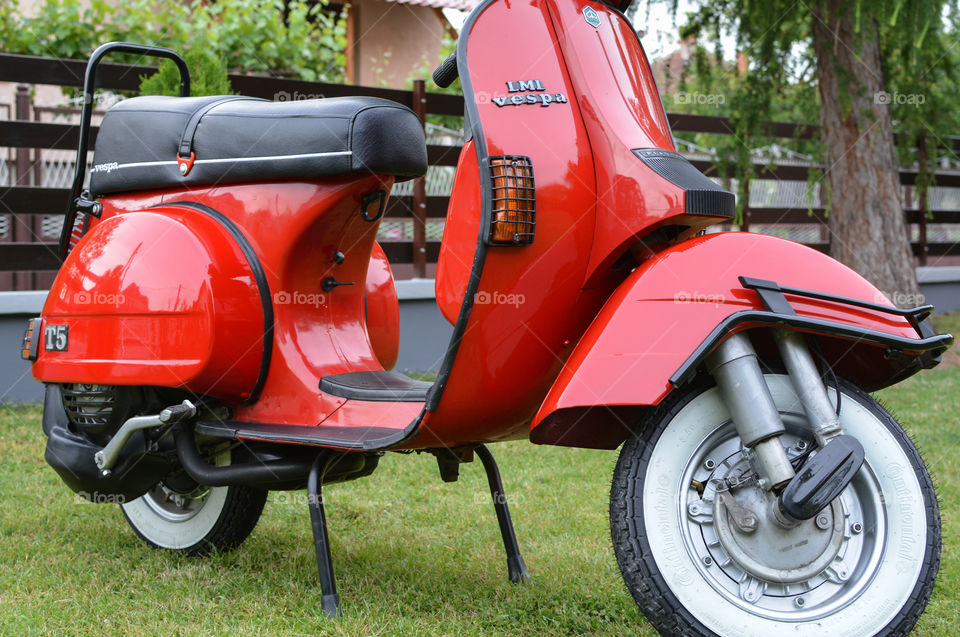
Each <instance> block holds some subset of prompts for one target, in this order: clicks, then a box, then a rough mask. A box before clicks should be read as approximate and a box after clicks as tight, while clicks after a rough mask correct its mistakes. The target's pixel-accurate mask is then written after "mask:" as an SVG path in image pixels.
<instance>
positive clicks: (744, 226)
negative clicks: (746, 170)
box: [740, 177, 750, 232]
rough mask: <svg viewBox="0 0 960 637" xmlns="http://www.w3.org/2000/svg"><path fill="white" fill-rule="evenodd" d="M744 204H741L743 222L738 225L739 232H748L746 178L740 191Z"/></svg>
mask: <svg viewBox="0 0 960 637" xmlns="http://www.w3.org/2000/svg"><path fill="white" fill-rule="evenodd" d="M741 192H743V193H744V194H743V197H744V203H743V220H742V222H741V223H740V232H750V178H749V177H747V178H746V179H744V180H743V184H742V190H741Z"/></svg>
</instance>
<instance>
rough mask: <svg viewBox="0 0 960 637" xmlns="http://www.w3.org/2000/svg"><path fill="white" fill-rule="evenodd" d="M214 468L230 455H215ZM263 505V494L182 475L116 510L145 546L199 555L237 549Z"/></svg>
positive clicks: (227, 459)
mask: <svg viewBox="0 0 960 637" xmlns="http://www.w3.org/2000/svg"><path fill="white" fill-rule="evenodd" d="M216 464H217V465H218V466H223V465H228V464H230V451H229V450H226V451H224V452H223V453H221V454H219V455H218V456H217V458H216ZM266 501H267V492H266V491H265V490H263V489H254V488H251V487H240V486H231V487H206V486H203V485H198V484H196V483H195V482H193V481H192V480H190V479H189V478H187V477H186V476H183V475H181V476H178V478H177V479H168V480H166V481H164V482H160V483H158V484H157V485H156V486H155V487H154V488H153V489H151V490H150V491H148V492H147V493H145V494H144V495H143V496H141V497H139V498H137V499H136V500H133V501H131V502H125V503H123V504H121V505H120V509H121V510H122V511H123V515H124V517H126V519H127V522H128V523H129V524H130V526H131V528H133V531H134V533H136V534H137V536H138V537H140V539H141V540H143V541H144V542H146V543H147V544H148V545H149V546H151V547H153V548H157V549H168V550H173V551H178V552H180V553H182V554H184V555H189V556H203V555H208V554H210V553H213V552H224V551H229V550H231V549H233V548H236V547H237V546H239V545H240V544H241V543H242V542H243V541H244V540H245V539H247V536H249V535H250V533H251V532H252V531H253V529H254V527H256V525H257V521H258V520H259V519H260V514H261V513H262V512H263V506H264V504H265V503H266Z"/></svg>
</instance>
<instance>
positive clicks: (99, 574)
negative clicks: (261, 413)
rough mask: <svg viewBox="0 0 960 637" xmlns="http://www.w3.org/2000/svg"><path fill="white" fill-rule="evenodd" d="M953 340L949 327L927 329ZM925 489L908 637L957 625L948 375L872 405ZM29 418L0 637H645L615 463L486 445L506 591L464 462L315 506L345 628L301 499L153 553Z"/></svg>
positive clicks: (3, 490)
mask: <svg viewBox="0 0 960 637" xmlns="http://www.w3.org/2000/svg"><path fill="white" fill-rule="evenodd" d="M938 327H940V329H942V330H954V331H955V333H956V332H960V329H958V328H960V317H958V316H951V317H947V318H946V319H944V320H942V321H941V323H940V324H939V325H938ZM881 397H882V398H883V400H884V401H885V402H886V403H887V405H888V407H889V408H890V409H892V410H893V411H894V412H895V413H896V414H898V415H899V417H900V418H901V420H902V421H903V422H904V423H905V424H906V425H907V427H908V428H909V429H910V431H911V433H912V434H913V435H914V438H915V440H916V441H917V443H918V445H919V447H920V449H921V451H923V452H924V454H925V457H926V459H927V462H928V464H929V465H930V468H931V471H932V473H933V475H934V480H935V482H936V483H937V486H938V489H939V492H940V500H941V512H942V516H943V522H944V527H943V536H944V539H945V545H944V552H943V564H942V567H941V571H940V578H939V581H938V584H937V588H936V590H935V592H934V596H933V600H932V602H931V604H930V606H929V608H928V610H927V613H926V614H925V615H924V617H923V618H922V619H921V622H920V624H919V628H918V630H917V633H918V634H922V635H943V634H953V633H954V630H955V623H956V618H957V617H958V616H960V520H958V514H960V496H958V493H960V470H958V469H957V460H958V452H960V432H958V428H957V426H956V419H957V414H958V413H960V366H949V367H947V366H943V368H940V369H937V370H935V371H933V372H929V373H925V374H921V375H919V376H917V377H914V378H912V379H910V380H908V381H906V382H904V383H902V384H901V385H900V386H897V387H894V388H891V389H889V390H886V391H884V392H882V393H881ZM39 422H40V410H39V408H38V407H33V406H17V407H10V406H0V451H2V458H3V460H2V462H0V564H2V567H0V634H4V635H9V634H25V633H29V634H43V633H50V634H57V635H60V634H91V633H97V632H99V633H106V634H112V635H127V634H171V635H176V634H183V635H199V634H227V633H229V634H242V635H249V634H269V635H307V634H331V635H394V634H401V635H494V634H496V635H500V634H510V635H546V634H556V635H561V634H562V635H568V634H591V635H624V634H640V635H653V634H655V633H654V631H653V630H652V629H651V628H650V627H649V625H647V624H646V622H645V621H644V619H643V617H642V615H641V614H640V613H639V611H638V610H637V609H636V607H635V605H634V603H633V600H632V599H631V598H630V596H629V594H628V593H627V591H626V589H625V588H624V586H623V583H622V581H621V579H620V574H619V571H618V569H617V565H616V562H615V560H614V557H613V552H612V550H611V548H610V539H609V529H608V524H607V498H608V489H609V480H610V476H611V473H612V471H613V465H614V462H615V461H616V452H601V451H586V450H577V449H560V448H550V447H536V446H533V445H530V444H529V443H524V442H517V443H504V444H498V445H494V446H493V450H494V452H495V454H496V456H497V459H498V461H499V463H500V469H501V472H502V474H503V476H504V480H505V482H506V487H507V493H508V494H509V496H510V498H511V500H512V511H513V516H514V522H515V524H516V527H517V533H518V536H519V540H520V545H521V549H522V550H523V552H524V557H525V558H526V562H527V565H528V567H529V568H530V571H531V573H532V574H533V576H534V580H533V582H532V584H530V585H528V586H514V585H511V584H510V583H509V582H508V581H507V579H506V560H505V558H504V555H503V549H502V545H501V543H500V538H499V533H498V530H497V523H496V519H495V517H494V513H493V508H492V506H491V505H490V502H489V497H488V495H487V494H488V492H487V486H486V480H485V478H484V474H483V469H482V467H481V466H480V463H479V461H476V462H475V463H474V464H472V465H464V466H463V467H462V471H461V478H460V481H459V482H457V483H452V484H444V483H442V482H441V481H440V479H439V475H438V473H437V469H436V462H435V461H434V460H433V458H432V456H424V455H413V456H401V455H397V454H388V455H387V456H386V457H385V458H383V460H382V462H381V464H380V469H379V470H378V471H377V472H376V473H375V474H374V475H373V476H371V477H370V478H367V479H365V480H360V481H357V482H353V483H348V484H343V485H335V486H333V487H330V488H329V489H328V490H327V491H326V492H325V500H326V501H327V514H328V519H329V524H330V530H331V540H332V543H333V555H334V567H335V569H336V573H337V577H338V585H339V592H340V595H341V598H342V600H343V610H344V617H343V618H342V619H341V620H340V621H338V622H336V623H334V622H330V621H328V620H327V619H326V618H325V617H324V616H323V615H322V613H321V611H320V589H319V585H318V584H317V579H316V573H315V564H314V557H313V547H312V540H311V536H310V528H309V517H308V514H307V508H306V501H305V495H304V493H303V492H295V493H272V494H271V496H270V500H269V502H268V504H267V508H266V510H265V511H264V515H263V517H262V518H261V520H260V524H259V526H258V527H257V529H256V530H255V531H254V533H253V535H252V536H251V537H250V538H249V539H248V540H247V542H246V543H245V544H244V545H243V546H241V547H240V549H238V550H237V551H234V552H233V553H230V554H226V555H218V556H215V557H212V558H206V559H201V560H194V559H188V558H183V557H179V556H177V555H172V554H169V553H164V552H158V551H152V550H150V549H149V548H147V547H146V546H145V545H144V544H142V543H141V542H140V540H138V539H137V538H136V536H135V535H134V534H133V532H132V531H131V530H129V528H128V527H127V524H126V521H125V520H124V518H123V516H122V514H121V513H120V510H119V509H118V508H117V507H116V506H113V505H102V504H88V503H85V502H83V501H81V500H79V499H77V498H76V497H74V495H73V493H72V492H70V491H69V489H67V487H65V486H64V485H63V484H62V483H61V482H60V481H59V478H57V476H56V475H55V474H54V472H53V471H52V470H51V469H49V468H48V467H47V466H46V464H45V463H44V461H43V443H44V438H43V434H42V433H41V432H40V425H39Z"/></svg>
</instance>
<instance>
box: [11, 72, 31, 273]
mask: <svg viewBox="0 0 960 637" xmlns="http://www.w3.org/2000/svg"><path fill="white" fill-rule="evenodd" d="M14 101H15V106H14V118H15V119H17V120H29V119H30V111H31V110H32V106H33V105H32V104H31V103H30V102H31V100H30V86H28V85H27V84H18V85H17V93H16V98H15V100H14ZM30 151H31V149H29V148H18V149H17V159H16V170H17V175H16V182H15V185H16V186H29V185H30V173H31V170H30V164H31V161H30ZM32 225H33V224H31V218H28V217H27V215H20V214H15V215H11V218H10V226H11V227H10V238H11V240H12V241H13V242H14V243H26V242H29V241H32V240H33V228H32ZM12 283H13V286H12V287H13V289H14V290H32V289H34V285H33V272H14V273H13V281H12Z"/></svg>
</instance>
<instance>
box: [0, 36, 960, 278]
mask: <svg viewBox="0 0 960 637" xmlns="http://www.w3.org/2000/svg"><path fill="white" fill-rule="evenodd" d="M85 66H86V62H85V61H82V60H62V59H51V58H42V57H32V56H22V55H12V54H3V53H0V82H14V83H18V84H21V85H24V86H23V87H20V90H19V91H18V99H17V105H16V107H15V109H14V110H15V111H16V113H15V116H14V117H15V119H12V120H7V121H0V148H3V147H6V148H15V149H17V158H16V160H15V161H14V162H13V163H14V164H15V173H16V174H15V175H14V177H15V180H16V181H15V183H16V185H14V186H12V187H0V216H2V215H7V216H8V217H9V226H8V231H7V233H6V237H4V238H0V277H2V276H5V277H7V279H8V280H7V281H4V280H3V279H0V289H11V288H14V289H43V288H45V287H46V286H48V285H49V280H50V276H51V271H53V270H55V269H56V268H57V267H58V262H57V259H56V248H55V245H54V244H53V243H49V242H41V241H37V237H39V236H41V234H40V233H39V232H38V227H39V223H40V221H39V219H40V218H41V217H42V216H45V215H51V214H60V213H62V212H63V211H64V210H65V208H66V206H67V200H68V198H69V190H68V189H65V188H44V187H40V186H37V185H33V186H31V185H22V184H25V183H30V182H31V181H33V183H40V181H39V180H36V181H34V180H33V179H32V178H31V176H30V175H31V172H34V171H36V170H37V169H36V166H35V162H32V161H31V159H30V155H29V153H30V149H66V150H69V149H75V148H76V146H77V139H78V134H79V127H78V126H76V125H71V124H59V123H47V122H39V121H32V120H31V119H30V116H29V114H28V113H29V111H30V109H29V92H28V90H29V86H28V85H38V84H46V85H55V86H61V87H70V88H78V87H81V86H82V84H83V75H84V69H85ZM154 71H155V68H154V67H147V66H129V65H121V64H101V65H100V68H99V70H98V73H97V85H98V87H99V88H102V89H110V90H116V91H132V92H136V91H137V90H138V88H139V84H140V76H141V75H146V74H150V73H152V72H154ZM230 81H231V83H232V85H233V88H234V90H235V91H236V92H237V93H239V94H242V95H250V96H254V97H262V98H267V99H277V97H278V96H284V97H287V98H288V99H289V98H294V99H296V98H299V97H300V96H311V97H321V96H323V97H338V96H347V95H365V96H375V97H383V98H386V99H390V100H394V101H397V102H400V103H401V104H406V105H407V106H409V107H411V108H412V109H413V110H414V111H415V112H416V113H417V115H418V116H420V117H421V119H423V118H424V117H425V116H426V115H427V114H431V115H452V116H462V114H463V99H462V98H461V97H459V96H454V95H445V94H439V93H428V92H427V91H426V90H425V84H424V82H423V81H418V82H416V83H415V86H414V90H412V91H402V90H395V89H384V88H372V87H364V86H350V85H341V84H326V83H315V82H303V81H296V80H287V79H277V78H270V77H262V76H251V75H231V76H230ZM669 120H670V125H671V127H672V128H673V131H674V133H714V134H721V135H723V134H732V133H733V128H732V126H731V124H730V122H729V120H727V119H726V118H723V117H712V116H705V115H689V114H677V113H670V114H669ZM96 133H97V129H96V128H95V127H94V128H93V129H92V130H91V147H92V144H93V141H94V140H95V139H96ZM764 134H765V135H769V136H772V137H782V138H791V139H797V138H799V139H810V138H812V137H814V136H816V135H817V134H818V131H817V128H816V127H815V126H810V125H805V124H794V123H785V122H775V123H770V124H768V125H767V127H766V130H765V131H764ZM459 150H460V148H459V146H440V145H428V147H427V157H428V162H429V164H430V165H431V166H455V165H456V161H457V157H458V154H459ZM692 163H693V164H694V165H695V166H697V168H699V169H700V170H701V171H703V172H704V173H706V174H708V175H711V174H715V173H716V166H715V165H714V164H713V162H711V161H709V160H692ZM809 171H810V168H809V167H807V166H803V165H782V164H781V165H768V164H761V163H757V164H755V165H754V167H753V178H754V179H775V180H789V181H801V182H802V181H806V180H807V178H808V175H809ZM917 176H918V175H917V171H915V170H903V171H901V173H900V177H901V183H902V184H903V185H905V186H913V185H914V183H915V182H916V179H917ZM936 185H937V186H943V187H960V172H956V171H951V172H938V173H937V174H936ZM908 193H909V189H908ZM448 200H449V197H445V196H427V195H426V188H425V182H424V179H419V180H416V182H415V183H414V187H413V194H412V196H407V197H392V198H391V203H390V205H389V206H388V208H387V210H386V213H385V217H386V219H387V220H390V219H393V220H398V219H406V220H412V222H413V236H412V240H410V241H390V242H385V243H383V247H384V250H385V251H386V253H387V256H388V257H389V259H390V261H391V262H392V263H393V264H396V265H397V266H398V268H399V270H400V275H401V276H404V275H405V276H411V275H412V276H421V277H422V276H425V275H427V273H428V265H429V264H432V263H435V262H436V259H437V255H438V254H439V249H440V242H439V241H429V240H427V237H426V221H427V220H428V219H437V218H443V217H444V216H445V215H446V209H447V203H448ZM908 203H909V202H908ZM921 203H923V202H921ZM908 207H909V206H908ZM923 207H925V206H923V205H921V206H920V208H923ZM904 213H905V215H906V217H907V221H908V223H910V224H916V225H917V226H918V227H919V229H918V236H919V239H918V241H916V242H914V244H913V248H914V253H915V255H916V256H917V257H918V260H919V262H920V263H925V262H926V259H927V257H928V256H944V255H950V256H954V255H960V248H958V246H957V245H956V244H955V243H953V242H939V243H937V242H930V241H928V237H927V226H928V224H934V223H935V224H957V223H960V211H956V210H932V211H930V214H929V216H927V215H922V214H920V213H919V212H918V211H917V210H905V211H904ZM825 221H826V219H825V211H824V209H823V208H822V207H816V208H813V209H812V210H810V209H808V208H807V207H805V206H798V207H794V208H748V209H747V211H746V214H745V216H744V223H743V225H742V226H741V229H744V230H748V229H750V227H751V226H755V225H760V224H764V225H766V224H823V223H825ZM823 238H824V240H821V241H820V242H814V243H811V244H810V245H812V246H813V247H816V248H818V249H820V250H827V249H828V247H829V244H828V243H827V241H828V239H827V238H826V237H825V236H824V237H823ZM10 273H16V275H14V276H13V277H11V274H10Z"/></svg>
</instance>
